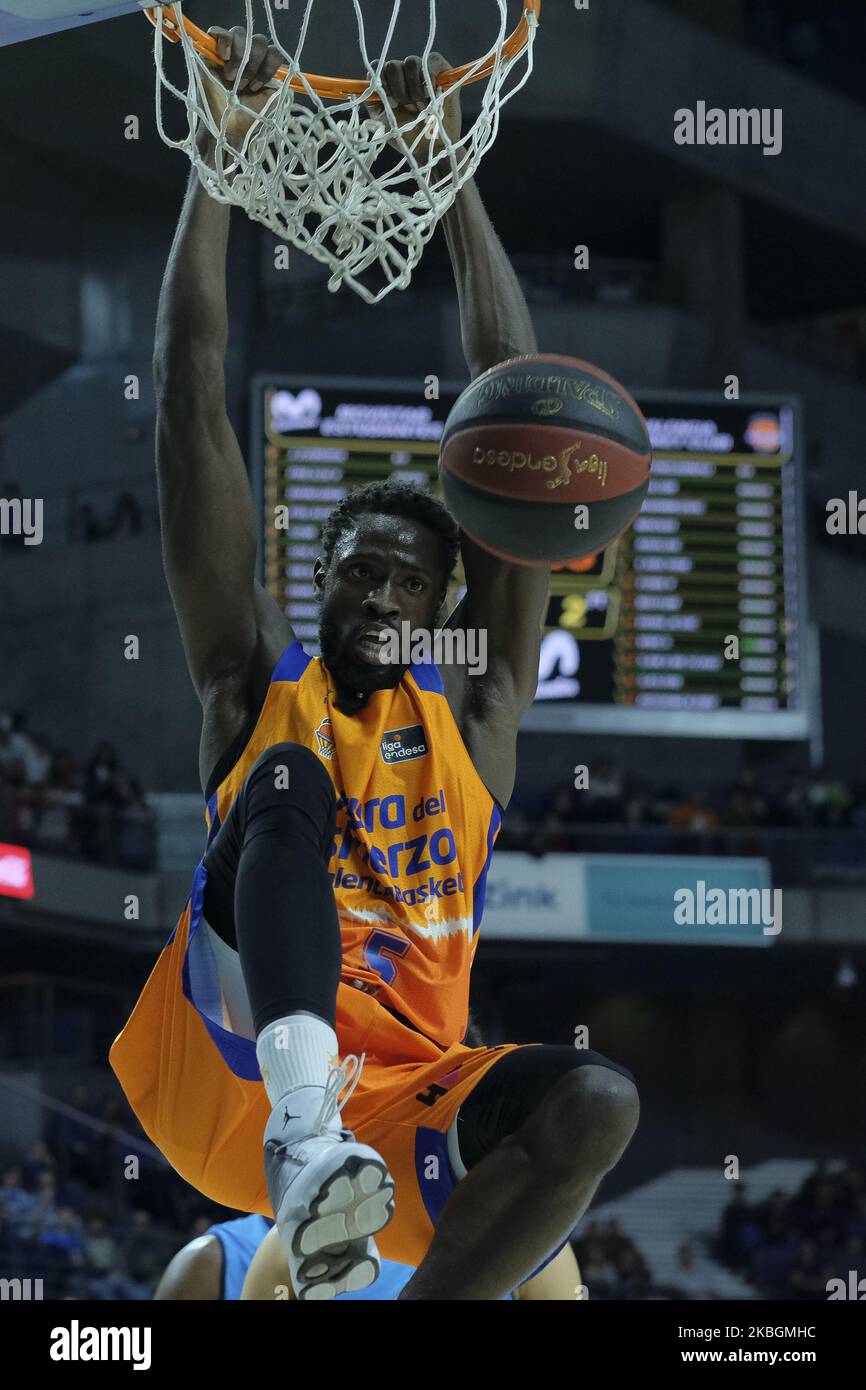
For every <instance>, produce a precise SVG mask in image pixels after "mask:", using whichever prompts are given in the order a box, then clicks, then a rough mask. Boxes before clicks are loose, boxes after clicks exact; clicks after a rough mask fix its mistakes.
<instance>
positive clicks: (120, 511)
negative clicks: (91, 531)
mask: <svg viewBox="0 0 866 1390" xmlns="http://www.w3.org/2000/svg"><path fill="white" fill-rule="evenodd" d="M142 529H143V521H142V513H141V507H140V506H139V504H138V502H137V501H136V500H135V498H134V497H133V496H132V493H130V492H122V493H121V494H120V496H119V497H118V499H117V501H116V502H115V504H114V510H113V512H112V513H111V516H110V518H109V521H108V525H107V527H106V531H105V534H106V536H111V537H114V536H137V535H138V534H139V533H140V532H141V530H142Z"/></svg>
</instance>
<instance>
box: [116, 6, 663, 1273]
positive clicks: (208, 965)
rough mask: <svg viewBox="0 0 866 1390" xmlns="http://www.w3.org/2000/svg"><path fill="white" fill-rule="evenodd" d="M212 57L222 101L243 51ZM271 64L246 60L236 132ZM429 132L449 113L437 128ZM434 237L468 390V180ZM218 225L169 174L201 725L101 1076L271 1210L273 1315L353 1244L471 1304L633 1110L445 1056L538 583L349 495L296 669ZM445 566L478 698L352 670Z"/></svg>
mask: <svg viewBox="0 0 866 1390" xmlns="http://www.w3.org/2000/svg"><path fill="white" fill-rule="evenodd" d="M215 32H216V33H217V36H218V38H219V41H220V45H221V51H222V53H223V55H224V56H225V58H226V59H227V62H226V66H225V68H224V69H223V78H224V80H226V81H231V80H232V79H233V78H234V77H235V76H236V74H237V72H238V68H239V66H240V64H241V62H242V61H243V53H244V37H245V36H244V33H243V31H242V30H239V29H235V30H232V31H231V33H225V32H224V31H215ZM279 62H280V56H279V54H278V53H276V52H275V51H274V50H272V49H269V47H268V42H267V39H266V38H264V37H262V36H256V37H255V39H254V41H253V44H252V52H251V55H250V59H249V62H248V65H247V68H246V70H245V72H244V74H243V92H244V99H245V101H246V102H248V103H249V104H250V105H251V106H253V107H256V106H258V107H259V108H260V107H261V105H262V101H263V99H264V98H265V97H266V95H267V93H266V92H263V90H262V84H265V83H267V82H268V81H269V80H270V78H271V77H272V75H273V73H274V71H275V70H276V67H277V65H278V63H279ZM436 63H437V70H438V65H445V60H444V59H439V58H437V59H436ZM385 79H386V83H387V90H388V92H389V99H390V100H391V102H392V104H393V105H394V106H395V108H396V115H397V118H398V120H402V119H408V118H409V115H410V114H411V113H413V112H417V111H418V110H420V109H423V105H424V101H425V96H424V89H423V83H422V79H421V62H420V60H419V59H417V58H410V59H407V60H406V61H405V62H403V63H399V62H390V63H389V64H388V65H387V68H386V71H385ZM243 119H244V118H243V116H242V115H241V116H240V117H239V116H238V113H237V112H235V113H232V120H233V121H238V120H240V121H241V122H243ZM460 120H461V113H460V107H459V100H458V99H457V98H456V97H455V98H452V100H451V102H450V104H449V107H448V109H447V112H446V121H447V122H448V123H449V126H450V131H449V133H452V134H456V133H457V132H458V130H459V123H460ZM238 134H240V135H242V129H240V130H239V131H238ZM200 138H201V140H202V148H203V150H204V151H205V155H206V157H208V143H207V137H206V136H204V135H203V136H202V137H200ZM433 138H435V137H433ZM434 154H435V149H434ZM211 157H212V152H211ZM444 227H445V235H446V238H447V243H448V248H449V252H450V255H451V260H452V263H453V268H454V274H455V279H456V283H457V292H458V298H459V304H460V314H461V325H462V338H463V346H464V351H465V354H466V358H467V362H468V365H469V369H470V371H471V373H472V376H473V378H476V377H478V376H479V375H481V374H482V373H483V372H484V371H486V370H487V369H489V368H490V367H491V366H493V365H494V364H496V363H498V362H500V361H502V360H503V359H506V358H509V357H511V356H514V355H522V354H528V353H533V352H535V351H536V342H535V336H534V333H533V329H532V325H531V322H530V318H529V313H528V310H527V307H526V304H525V301H524V299H523V296H522V294H521V292H520V289H519V286H518V284H517V281H516V278H515V276H514V273H513V271H512V269H511V267H510V265H509V262H508V259H507V257H506V255H505V252H504V250H503V248H502V246H501V244H500V243H499V241H498V239H497V237H496V235H495V233H494V231H493V228H492V226H491V224H490V222H489V220H488V218H487V215H486V212H485V210H484V208H483V205H482V203H481V199H480V196H479V193H478V190H477V188H476V187H475V185H474V184H472V183H470V184H469V185H467V187H466V188H465V189H464V190H463V192H462V193H461V194H460V196H459V198H458V200H457V202H456V204H455V205H454V207H453V208H452V210H451V211H450V212H449V213H448V214H447V216H446V218H445V223H444ZM228 230H229V212H228V209H227V207H226V206H225V205H224V204H220V203H218V202H216V201H214V200H211V199H209V198H208V197H207V196H206V194H205V192H204V190H203V188H202V186H201V185H200V183H199V181H198V179H197V178H196V177H195V176H193V178H192V180H191V183H190V187H189V190H188V194H187V198H186V202H185V205H184V209H183V213H182V216H181V221H180V226H179V228H178V232H177V236H176V238H175V242H174V246H173V248H172V252H171V257H170V261H169V265H168V269H167V272H166V277H165V282H164V285H163V291H162V297H161V302H160V311H159V320H158V326H157V341H156V351H155V376H156V385H157V394H158V400H159V419H158V471H159V489H160V506H161V513H162V524H163V538H164V553H165V564H166V572H167V576H168V581H169V585H170V588H171V592H172V596H173V599H174V603H175V607H176V610H177V615H178V620H179V623H180V629H181V634H182V637H183V643H184V647H185V651H186V655H187V660H188V663H189V668H190V672H191V675H192V679H193V682H194V684H195V688H196V690H197V692H198V695H199V698H200V700H201V704H202V709H203V728H202V739H201V750H200V771H201V778H202V785H203V787H204V788H205V796H206V801H207V820H208V824H209V835H208V843H207V848H206V852H205V855H204V858H203V860H202V863H201V864H200V865H199V867H198V869H197V871H196V874H195V877H194V880H193V888H192V892H191V895H190V898H189V900H188V902H187V904H186V907H185V908H184V911H183V914H182V915H181V918H180V921H179V923H178V926H177V928H176V930H175V932H174V933H173V935H172V937H171V939H170V941H169V943H168V945H167V946H166V948H165V950H164V951H163V953H162V955H161V956H160V958H159V961H158V962H157V965H156V967H155V968H154V971H153V973H152V975H151V977H150V980H149V981H148V984H147V986H146V987H145V990H144V992H143V994H142V996H141V998H140V999H139V1002H138V1004H137V1005H136V1008H135V1010H134V1012H133V1014H132V1017H131V1018H130V1020H129V1022H128V1024H127V1026H126V1028H125V1029H124V1031H123V1033H122V1034H121V1035H120V1037H119V1038H118V1040H117V1041H116V1043H115V1045H114V1047H113V1049H112V1054H111V1060H112V1064H113V1065H114V1068H115V1070H116V1072H117V1074H118V1076H119V1078H120V1080H121V1082H122V1084H123V1087H124V1089H125V1091H126V1093H127V1096H128V1097H129V1099H130V1102H131V1103H132V1105H133V1107H134V1109H135V1110H136V1112H137V1114H138V1116H139V1118H140V1119H141V1121H142V1124H143V1125H144V1128H145V1130H146V1131H147V1133H148V1134H150V1135H151V1137H152V1138H153V1139H154V1140H155V1142H156V1143H157V1144H158V1145H159V1146H160V1148H161V1149H162V1151H163V1152H164V1153H165V1154H166V1155H167V1157H168V1158H169V1159H170V1160H171V1162H172V1164H173V1165H174V1167H175V1168H177V1169H178V1171H179V1172H181V1173H182V1174H183V1175H184V1176H185V1177H186V1178H187V1179H188V1180H189V1181H190V1182H191V1183H193V1184H194V1185H195V1186H196V1187H197V1188H199V1190H200V1191H202V1192H204V1193H205V1194H207V1195H208V1196H210V1197H211V1198H213V1199H214V1200H216V1201H219V1202H222V1203H224V1204H225V1205H227V1206H230V1207H234V1208H239V1209H241V1210H245V1211H249V1212H259V1213H262V1214H265V1215H270V1213H271V1211H272V1210H273V1212H274V1214H275V1216H276V1219H277V1225H278V1228H279V1231H280V1235H281V1238H282V1240H283V1243H284V1246H285V1248H286V1251H287V1255H288V1260H289V1266H290V1269H291V1275H292V1282H293V1284H294V1287H295V1291H296V1293H297V1294H298V1296H299V1297H300V1298H302V1299H303V1298H310V1297H312V1298H330V1297H333V1296H335V1295H336V1294H339V1293H342V1292H344V1291H346V1290H351V1289H359V1288H362V1287H364V1286H365V1285H367V1284H369V1283H370V1282H372V1280H373V1279H374V1278H375V1276H376V1273H377V1272H378V1268H379V1264H378V1252H377V1248H376V1246H375V1245H374V1243H373V1239H372V1237H373V1236H374V1235H376V1234H377V1233H379V1232H381V1235H380V1239H379V1245H380V1246H381V1249H382V1252H383V1254H384V1255H385V1257H386V1258H389V1259H391V1260H395V1261H397V1262H399V1263H402V1264H406V1265H414V1266H418V1268H417V1272H416V1273H415V1275H414V1276H413V1277H412V1279H411V1280H410V1281H409V1283H408V1284H407V1286H406V1288H405V1289H404V1290H403V1292H402V1293H401V1297H402V1298H408V1299H418V1298H420V1299H436V1298H445V1299H495V1298H500V1297H502V1296H503V1295H505V1294H507V1293H508V1292H509V1291H510V1290H512V1289H514V1288H516V1287H517V1286H518V1285H519V1284H520V1283H521V1282H523V1281H525V1280H527V1279H528V1278H530V1277H531V1276H532V1275H533V1274H534V1273H535V1272H537V1271H538V1269H539V1268H540V1267H542V1266H543V1265H544V1263H545V1262H547V1261H549V1260H550V1259H552V1258H553V1255H554V1253H555V1252H556V1251H558V1250H559V1249H560V1248H561V1247H562V1245H563V1243H564V1242H565V1239H566V1237H567V1235H568V1234H569V1232H570V1231H571V1230H572V1228H573V1227H574V1225H575V1223H576V1222H577V1220H578V1218H579V1217H580V1216H581V1214H582V1213H583V1211H584V1210H585V1209H586V1207H587V1206H588V1204H589V1202H590V1201H591V1199H592V1196H593V1194H594V1192H595V1190H596V1188H597V1186H598V1184H599V1182H600V1181H601V1178H602V1177H603V1175H604V1174H605V1173H606V1172H608V1171H609V1170H610V1168H611V1167H613V1165H614V1164H615V1163H616V1162H617V1161H618V1159H619V1157H620V1156H621V1154H622V1153H623V1151H624V1149H625V1147H626V1145H627V1144H628V1142H629V1140H630V1138H631V1136H632V1134H633V1132H634V1129H635V1126H636V1123H637V1113H638V1103H637V1092H636V1088H635V1085H634V1081H633V1078H632V1077H631V1074H630V1073H629V1072H628V1071H626V1070H625V1069H624V1068H622V1067H619V1066H617V1065H616V1064H615V1063H612V1062H609V1061H608V1060H607V1059H606V1058H604V1057H602V1056H600V1055H599V1054H597V1053H593V1052H589V1051H578V1050H576V1049H575V1048H574V1047H571V1046H562V1047H558V1046H546V1045H545V1046H542V1045H534V1046H522V1047H521V1046H504V1047H496V1048H485V1047H482V1048H470V1047H468V1046H466V1045H465V1044H464V1043H462V1042H461V1041H460V1039H461V1038H463V1036H464V1034H465V1031H466V1021H467V1011H468V998H469V972H470V967H471V963H472V959H473V956H474V953H475V948H476V944H477V932H478V926H479V923H480V919H481V913H482V908H483V904H484V892H485V882H486V875H487V870H488V865H489V861H490V855H491V852H492V847H493V842H494V840H495V837H496V834H497V831H498V828H499V824H500V819H501V815H502V808H503V807H505V806H506V805H507V803H508V800H509V798H510V796H511V792H512V788H513V784H514V778H515V770H516V740H517V727H518V723H519V721H520V718H521V716H522V714H523V712H524V711H525V710H526V708H527V707H528V705H529V704H530V702H531V700H532V698H533V695H534V693H535V687H536V681H537V674H538V656H539V640H540V629H541V622H542V617H543V614H544V612H545V605H546V603H547V575H546V574H545V573H543V572H539V571H537V570H532V569H527V568H522V567H519V566H514V565H511V564H508V563H504V562H502V561H500V560H498V559H495V558H494V557H493V556H492V555H490V554H488V553H487V552H486V551H484V550H482V549H481V548H479V547H478V546H476V545H474V544H473V543H471V542H470V541H469V540H468V539H467V538H466V537H465V536H461V535H460V533H459V532H458V530H457V528H456V527H455V525H454V523H453V521H452V519H451V517H450V516H449V514H448V513H447V511H446V510H445V509H444V508H443V507H442V506H441V505H440V504H439V503H438V502H436V501H435V499H433V498H431V497H429V496H428V495H427V494H425V493H423V492H422V491H421V490H419V489H416V488H412V487H408V486H400V485H378V484H377V485H371V486H369V487H367V488H363V489H359V490H357V491H355V492H352V493H350V494H349V496H348V497H347V498H346V500H345V501H344V502H343V503H341V504H340V506H339V507H338V508H337V509H336V510H335V511H334V513H333V514H332V515H331V517H330V519H329V521H328V522H327V524H326V526H325V529H324V533H323V539H322V553H321V556H320V558H319V560H318V561H317V562H316V565H315V569H314V577H315V585H316V589H317V593H318V598H319V603H320V610H321V645H322V656H321V658H316V659H311V658H310V657H309V656H308V655H307V654H306V653H305V652H304V650H303V648H302V647H301V645H300V643H298V642H297V641H296V639H295V635H294V633H293V632H292V630H291V628H290V627H289V624H288V622H287V621H286V618H285V616H284V614H283V613H282V611H281V610H280V608H279V606H278V605H277V604H276V602H275V601H274V600H273V599H272V598H271V597H270V596H269V595H268V594H267V593H265V592H264V591H263V590H262V588H261V587H260V586H259V585H258V584H257V583H256V581H255V577H254V571H255V550H256V541H255V523H254V515H253V508H252V502H251V497H250V490H249V486H248V481H247V476H246V471H245V468H244V464H243V460H242V457H241V454H240V450H239V448H238V444H237V441H236V439H235V436H234V433H233V431H232V429H231V426H230V424H229V421H228V418H227V414H226V407H225V390H224V376H223V359H224V355H225V351H226V346H227V334H228V325H227V309H226V290H225V258H226V248H227V242H228ZM459 548H460V549H462V556H463V563H464V568H465V573H466V581H467V593H466V596H465V598H464V599H463V600H462V602H461V603H460V604H459V606H458V607H457V609H456V610H455V612H454V613H453V614H452V615H451V617H450V619H449V624H450V626H452V627H457V628H465V629H476V630H479V631H481V630H483V631H485V632H486V640H487V669H486V672H485V673H484V674H483V675H480V674H479V675H475V674H470V673H469V671H468V670H467V669H465V668H461V667H459V666H456V665H449V666H444V667H443V668H442V669H439V668H438V667H437V666H436V665H435V664H433V663H432V662H422V663H416V664H414V665H410V666H408V667H406V666H396V665H390V664H383V662H382V661H381V660H380V658H381V655H382V645H381V638H382V636H383V635H388V634H392V633H394V632H401V631H403V629H402V626H401V625H402V624H403V623H404V622H406V623H408V624H409V625H410V629H411V630H412V631H413V632H414V631H416V630H425V631H427V632H428V633H429V632H431V631H433V630H434V629H435V625H436V621H437V616H438V615H439V613H440V609H441V606H442V604H443V601H444V599H445V595H446V590H447V585H448V581H449V578H450V576H451V574H452V571H453V568H454V564H455V560H456V557H457V554H458V549H459ZM340 1053H342V1054H343V1056H344V1058H345V1059H346V1060H345V1061H344V1064H343V1066H342V1067H334V1066H332V1062H333V1059H334V1058H335V1056H338V1055H339V1054H340ZM361 1053H364V1054H365V1058H366V1060H365V1061H364V1065H363V1068H361V1067H360V1065H359V1061H358V1057H357V1055H354V1054H361ZM262 1082H264V1085H262ZM347 1084H348V1087H349V1089H348V1094H347V1095H346V1096H345V1099H344V1101H343V1104H342V1112H341V1111H340V1109H339V1108H338V1098H339V1096H340V1094H341V1093H342V1090H343V1089H345V1088H346V1086H347ZM344 1125H346V1126H351V1130H349V1129H347V1128H344ZM263 1133H264V1135H265V1164H264V1170H266V1173H267V1182H266V1181H265V1171H264V1170H263V1165H262V1160H261V1156H260V1153H257V1150H258V1145H259V1144H260V1143H261V1138H262V1134H263ZM393 1182H395V1183H396V1194H397V1205H396V1215H395V1216H394V1219H393V1220H391V1221H390V1224H388V1221H389V1217H390V1215H391V1212H392V1200H391V1199H392V1192H393V1187H392V1183H393Z"/></svg>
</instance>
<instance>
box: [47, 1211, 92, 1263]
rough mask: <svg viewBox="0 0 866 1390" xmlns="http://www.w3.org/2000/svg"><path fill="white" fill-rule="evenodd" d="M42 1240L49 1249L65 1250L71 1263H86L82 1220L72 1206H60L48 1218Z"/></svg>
mask: <svg viewBox="0 0 866 1390" xmlns="http://www.w3.org/2000/svg"><path fill="white" fill-rule="evenodd" d="M40 1242H41V1244H42V1245H43V1246H45V1247H46V1248H48V1249H51V1250H55V1251H58V1252H63V1253H64V1254H65V1255H66V1257H67V1261H68V1263H69V1264H83V1263H84V1239H83V1237H82V1234H81V1221H80V1220H79V1218H78V1217H77V1216H76V1214H75V1212H74V1211H73V1210H72V1208H71V1207H60V1208H59V1210H57V1211H52V1212H51V1213H50V1215H49V1216H48V1217H47V1218H46V1220H45V1222H44V1224H43V1228H42V1235H41V1238H40Z"/></svg>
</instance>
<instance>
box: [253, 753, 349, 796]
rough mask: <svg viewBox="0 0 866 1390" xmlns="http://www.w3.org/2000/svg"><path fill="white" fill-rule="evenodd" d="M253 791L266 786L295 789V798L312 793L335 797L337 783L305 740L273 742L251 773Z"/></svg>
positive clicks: (288, 789) (260, 756) (254, 765)
mask: <svg viewBox="0 0 866 1390" xmlns="http://www.w3.org/2000/svg"><path fill="white" fill-rule="evenodd" d="M247 784H248V787H249V789H250V790H253V789H255V788H256V787H258V786H262V785H266V786H269V787H273V788H276V789H279V790H282V791H294V792H296V793H298V796H296V797H294V798H293V800H298V799H306V797H308V796H310V795H323V796H324V797H325V798H326V799H327V800H328V801H333V800H335V799H336V798H335V793H334V784H333V782H332V781H331V779H330V777H329V776H328V774H327V772H326V771H325V769H324V767H323V766H322V763H321V761H320V759H319V758H317V757H316V755H315V753H314V752H313V751H312V749H311V748H305V747H304V745H303V744H302V743H272V744H271V745H270V747H269V748H266V749H265V751H264V752H263V753H261V754H259V756H258V758H257V759H256V761H255V762H254V763H253V766H252V767H251V768H250V771H249V773H248V775H247Z"/></svg>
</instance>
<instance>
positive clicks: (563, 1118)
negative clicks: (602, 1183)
mask: <svg viewBox="0 0 866 1390" xmlns="http://www.w3.org/2000/svg"><path fill="white" fill-rule="evenodd" d="M545 1105H546V1107H547V1115H546V1120H547V1122H548V1124H549V1127H550V1130H551V1146H550V1151H549V1158H550V1162H551V1164H552V1165H553V1166H555V1167H556V1168H557V1170H558V1171H560V1172H561V1174H562V1175H563V1176H564V1177H565V1178H570V1177H578V1176H580V1175H582V1174H583V1173H585V1171H586V1167H587V1164H588V1165H589V1166H590V1167H591V1168H592V1169H593V1170H594V1171H598V1172H607V1171H608V1170H609V1169H610V1168H612V1167H613V1166H614V1164H615V1163H617V1162H618V1161H619V1159H620V1157H621V1156H622V1153H623V1151H624V1150H625V1148H626V1146H627V1145H628V1143H629V1140H630V1139H631V1137H632V1135H633V1134H634V1132H635V1130H636V1129H637V1124H638V1119H639V1117H640V1098H639V1095H638V1089H637V1087H636V1085H635V1084H634V1082H633V1081H630V1080H629V1079H628V1077H625V1076H622V1075H621V1074H620V1073H619V1072H616V1071H613V1070H612V1069H611V1068H609V1067H602V1066H587V1067H580V1068H577V1069H575V1070H574V1071H573V1072H570V1073H569V1074H568V1075H567V1076H564V1077H563V1078H562V1080H561V1081H560V1082H559V1083H558V1085H557V1086H555V1087H554V1089H553V1091H552V1093H551V1095H550V1096H549V1098H548V1100H547V1102H545Z"/></svg>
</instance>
